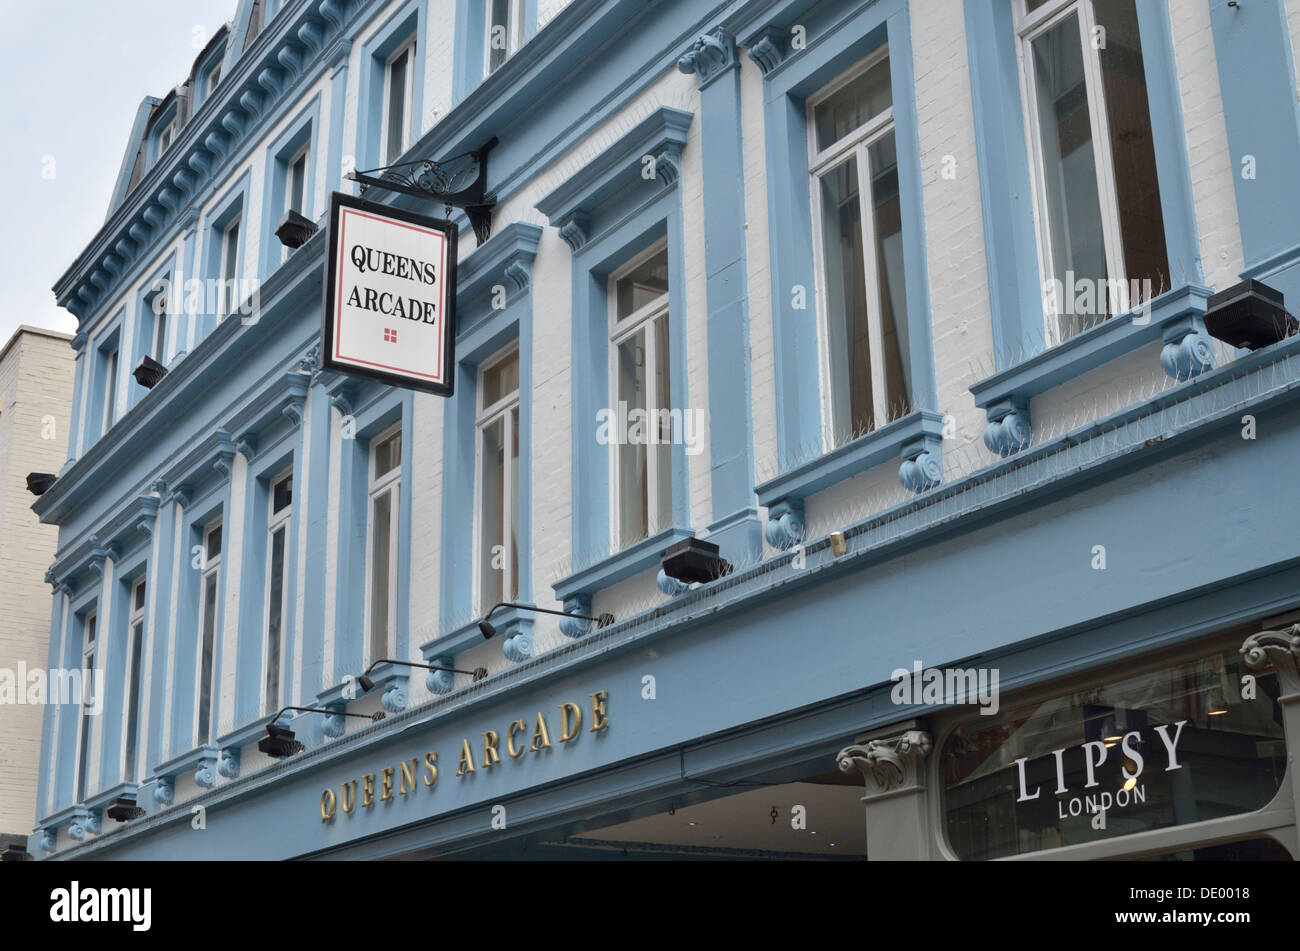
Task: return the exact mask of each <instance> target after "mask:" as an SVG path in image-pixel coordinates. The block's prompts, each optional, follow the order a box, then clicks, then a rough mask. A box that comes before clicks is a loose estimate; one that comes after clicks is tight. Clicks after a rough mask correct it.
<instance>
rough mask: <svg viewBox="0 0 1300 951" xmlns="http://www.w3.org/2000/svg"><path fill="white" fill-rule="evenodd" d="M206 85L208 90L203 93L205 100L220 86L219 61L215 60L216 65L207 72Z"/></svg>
mask: <svg viewBox="0 0 1300 951" xmlns="http://www.w3.org/2000/svg"><path fill="white" fill-rule="evenodd" d="M207 83H208V88H207V90H206V91H205V92H204V98H205V99H206V98H207V97H208V96H211V95H212V94H213V93H214V92H216V89H217V86H219V85H220V84H221V61H220V60H217V63H216V65H215V66H213V67H212V68H211V69H210V70H208V79H207Z"/></svg>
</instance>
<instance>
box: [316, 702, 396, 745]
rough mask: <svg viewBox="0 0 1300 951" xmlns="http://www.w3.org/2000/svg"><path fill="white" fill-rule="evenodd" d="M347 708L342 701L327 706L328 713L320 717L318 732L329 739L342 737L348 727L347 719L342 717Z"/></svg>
mask: <svg viewBox="0 0 1300 951" xmlns="http://www.w3.org/2000/svg"><path fill="white" fill-rule="evenodd" d="M381 702H382V701H381ZM347 708H348V705H347V703H345V702H342V701H340V702H338V703H331V704H329V705H327V706H326V709H327V710H329V711H330V712H329V713H327V714H325V715H324V716H323V717H321V721H320V731H321V732H322V733H324V734H325V735H326V736H328V737H330V738H331V739H338V738H339V737H340V736H342V735H343V733H344V731H345V730H346V729H347V725H348V718H347V717H345V716H344V715H343V714H344V713H346V712H347Z"/></svg>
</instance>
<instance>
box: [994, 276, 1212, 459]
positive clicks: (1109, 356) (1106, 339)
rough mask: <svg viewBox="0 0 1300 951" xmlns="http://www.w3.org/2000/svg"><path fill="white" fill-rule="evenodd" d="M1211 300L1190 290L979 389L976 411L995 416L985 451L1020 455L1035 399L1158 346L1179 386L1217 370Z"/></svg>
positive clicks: (1196, 288) (1202, 290) (1106, 324)
mask: <svg viewBox="0 0 1300 951" xmlns="http://www.w3.org/2000/svg"><path fill="white" fill-rule="evenodd" d="M1209 298H1210V289H1209V288H1208V287H1203V286H1201V285H1199V284H1184V285H1183V286H1181V287H1177V288H1174V289H1173V290H1170V291H1166V292H1165V293H1163V294H1160V295H1158V296H1157V297H1154V298H1153V299H1152V300H1151V301H1150V313H1149V314H1147V313H1146V312H1145V310H1134V311H1131V312H1130V313H1128V314H1122V315H1117V316H1115V317H1112V318H1110V319H1109V320H1106V321H1103V322H1102V323H1100V324H1098V325H1097V326H1095V327H1090V328H1089V329H1087V330H1085V331H1083V332H1082V333H1080V334H1076V335H1075V336H1073V337H1071V338H1070V339H1069V340H1066V341H1064V342H1063V343H1060V344H1057V345H1056V346H1054V347H1051V348H1050V349H1047V350H1044V351H1043V352H1041V353H1038V354H1036V355H1034V356H1032V357H1030V358H1028V359H1027V360H1023V361H1021V362H1020V363H1017V364H1015V365H1013V366H1010V367H1007V368H1006V369H1003V370H1000V371H998V372H997V373H994V374H993V375H992V376H989V377H986V378H985V379H983V380H980V381H979V382H977V383H975V384H974V385H972V386H971V387H970V391H971V394H972V395H973V396H974V397H975V405H976V406H978V407H979V408H980V409H983V410H985V412H986V413H987V414H988V424H987V426H986V427H985V430H984V444H985V446H987V447H988V448H989V451H991V452H994V453H997V454H998V455H1002V456H1007V455H1011V454H1012V453H1015V452H1020V451H1021V450H1023V449H1024V448H1025V447H1026V446H1028V445H1029V431H1030V418H1029V401H1030V399H1032V398H1033V397H1035V396H1037V395H1038V394H1040V393H1043V392H1045V391H1047V390H1050V389H1051V388H1053V387H1055V386H1059V385H1061V384H1062V383H1065V382H1067V381H1069V380H1072V379H1074V378H1076V377H1078V376H1081V375H1083V374H1084V373H1087V372H1088V371H1089V370H1093V369H1096V368H1097V367H1099V366H1102V365H1103V364H1105V363H1107V362H1109V361H1111V360H1114V359H1115V358H1117V357H1120V356H1123V355H1124V354H1126V353H1131V352H1132V351H1134V350H1136V349H1138V348H1139V347H1143V346H1145V345H1146V344H1149V343H1154V342H1155V341H1157V340H1160V341H1163V343H1164V346H1163V348H1162V350H1161V354H1160V362H1161V366H1162V367H1163V368H1164V370H1165V372H1166V373H1167V374H1168V375H1169V376H1171V377H1173V378H1174V379H1177V380H1180V381H1181V380H1187V379H1191V378H1192V377H1195V376H1199V375H1200V374H1202V373H1204V372H1205V371H1207V370H1209V369H1212V368H1213V356H1212V350H1211V347H1210V341H1209V337H1208V335H1207V334H1206V333H1205V324H1204V321H1203V318H1204V316H1205V308H1206V305H1207V303H1208V301H1209Z"/></svg>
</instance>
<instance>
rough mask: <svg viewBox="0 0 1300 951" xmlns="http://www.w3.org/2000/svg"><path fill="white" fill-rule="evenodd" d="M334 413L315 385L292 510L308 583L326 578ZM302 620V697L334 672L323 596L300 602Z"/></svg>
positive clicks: (314, 691) (309, 694) (322, 388)
mask: <svg viewBox="0 0 1300 951" xmlns="http://www.w3.org/2000/svg"><path fill="white" fill-rule="evenodd" d="M333 414H334V408H333V407H332V406H331V405H330V400H329V395H328V394H327V393H326V391H325V388H324V387H323V386H320V385H314V386H313V387H312V390H311V402H310V409H309V412H308V419H307V421H306V423H305V424H304V425H305V426H309V427H310V428H311V449H310V452H309V460H310V461H309V463H308V481H307V485H306V491H305V492H301V493H298V497H299V498H301V499H302V504H301V505H300V506H299V508H298V511H296V512H294V518H295V520H297V522H298V526H299V527H298V531H305V532H306V533H307V564H306V571H305V574H306V578H307V579H308V581H307V583H308V585H310V584H311V581H310V579H312V578H324V577H325V570H326V557H327V556H326V547H327V544H328V530H329V521H328V517H327V513H328V511H329V481H330V480H329V467H330V451H331V439H330V426H331V422H332V420H333ZM309 590H310V588H309ZM302 622H303V629H302V632H301V644H302V646H301V651H302V696H303V697H310V696H314V695H315V694H316V693H317V691H319V690H321V689H322V688H323V687H324V686H325V685H326V679H327V675H328V676H329V679H330V680H331V681H332V674H333V671H329V672H327V671H326V670H325V669H324V653H325V598H324V597H316V598H311V597H309V598H307V599H306V601H305V603H304V605H303V615H302ZM299 705H300V706H301V705H302V704H299Z"/></svg>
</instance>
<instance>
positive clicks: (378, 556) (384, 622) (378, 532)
mask: <svg viewBox="0 0 1300 951" xmlns="http://www.w3.org/2000/svg"><path fill="white" fill-rule="evenodd" d="M369 468H370V480H369V481H370V488H369V494H368V495H369V497H368V504H367V508H366V548H367V551H366V628H367V638H366V644H367V647H368V655H367V657H366V663H367V664H371V663H374V662H375V661H377V660H380V659H382V658H385V657H392V656H393V654H394V653H395V648H394V633H395V631H396V627H397V625H396V616H397V554H398V541H399V534H400V531H399V525H400V522H399V512H400V510H399V507H398V502H399V498H400V493H401V480H402V431H401V423H398V424H397V425H395V426H393V427H392V428H391V429H389V430H388V431H387V432H385V433H382V434H381V435H379V436H376V437H375V438H374V439H372V440H371V441H370V463H369Z"/></svg>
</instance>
